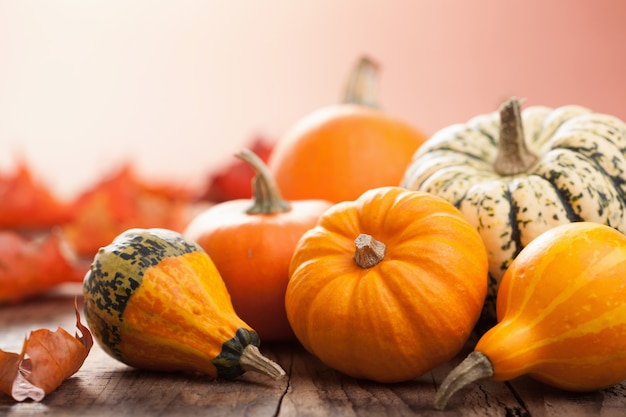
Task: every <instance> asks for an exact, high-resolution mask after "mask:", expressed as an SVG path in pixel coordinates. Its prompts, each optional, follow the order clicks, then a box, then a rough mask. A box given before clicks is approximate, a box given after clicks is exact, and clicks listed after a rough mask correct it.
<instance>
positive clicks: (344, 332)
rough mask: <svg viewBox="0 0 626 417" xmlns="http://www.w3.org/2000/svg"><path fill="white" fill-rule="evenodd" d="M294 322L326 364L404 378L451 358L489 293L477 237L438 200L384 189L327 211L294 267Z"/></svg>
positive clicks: (289, 304) (380, 377)
mask: <svg viewBox="0 0 626 417" xmlns="http://www.w3.org/2000/svg"><path fill="white" fill-rule="evenodd" d="M290 275H291V278H290V280H289V285H288V286H287V293H286V296H285V306H286V309H287V318H288V319H289V322H290V323H291V326H292V328H293V330H294V333H295V334H296V336H297V338H298V339H299V341H300V342H301V343H302V345H303V346H304V347H305V348H306V349H307V350H308V351H309V352H311V353H312V354H313V355H315V356H317V357H318V358H319V359H320V360H321V361H322V362H324V363H325V364H326V365H328V366H330V367H332V368H334V369H336V370H338V371H341V372H343V373H345V374H347V375H350V376H352V377H355V378H366V379H370V380H374V381H378V382H397V381H404V380H409V379H412V378H415V377H417V376H419V375H421V374H423V373H424V372H427V371H429V370H431V369H432V368H434V367H436V366H437V365H439V364H441V363H443V362H446V361H448V360H450V359H451V358H452V357H454V356H455V355H456V354H457V353H458V352H459V351H460V350H461V348H462V347H463V345H464V344H465V342H466V341H467V339H468V337H469V336H470V334H471V331H472V328H473V327H474V325H475V323H476V321H477V319H478V317H479V314H480V311H481V308H482V305H483V301H484V298H485V294H486V290H487V254H486V251H485V248H484V245H483V242H482V240H481V239H480V236H479V235H478V232H477V231H476V229H475V228H474V227H472V226H471V225H470V224H469V223H468V222H467V221H466V220H465V219H464V218H463V216H462V214H461V213H460V212H459V211H458V210H457V209H456V208H454V207H453V206H452V205H451V204H450V203H448V202H446V201H445V200H443V199H441V198H439V197H436V196H434V195H431V194H428V193H422V192H413V191H407V190H405V189H403V188H400V187H381V188H377V189H373V190H370V191H367V192H365V193H364V194H363V195H362V196H361V197H359V199H357V200H356V201H350V202H343V203H338V204H336V205H334V206H333V207H331V208H330V209H328V210H327V211H326V213H324V214H323V215H322V216H321V217H320V220H319V222H318V225H317V226H316V227H315V228H313V229H311V230H309V231H308V232H306V233H305V234H304V235H303V237H302V239H301V240H300V242H299V244H298V246H297V247H296V251H295V253H294V256H293V258H292V261H291V265H290Z"/></svg>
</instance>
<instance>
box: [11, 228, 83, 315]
mask: <svg viewBox="0 0 626 417" xmlns="http://www.w3.org/2000/svg"><path fill="white" fill-rule="evenodd" d="M88 268H89V265H88V264H86V263H84V262H80V261H79V260H78V259H77V258H76V256H75V255H74V253H73V252H72V250H71V248H70V247H69V246H67V244H66V243H65V242H64V241H63V239H62V237H61V234H60V232H59V231H58V230H54V231H53V232H51V233H48V234H45V235H42V236H39V237H36V238H32V239H31V238H27V237H25V236H23V235H20V234H18V233H17V232H14V231H10V230H4V231H0V305H2V304H5V303H15V302H19V301H23V300H25V299H27V298H31V297H33V296H36V295H40V294H43V293H45V292H47V291H49V290H50V289H51V288H53V287H55V286H57V285H59V284H61V283H64V282H81V281H82V280H83V278H84V276H85V273H86V272H87V270H88Z"/></svg>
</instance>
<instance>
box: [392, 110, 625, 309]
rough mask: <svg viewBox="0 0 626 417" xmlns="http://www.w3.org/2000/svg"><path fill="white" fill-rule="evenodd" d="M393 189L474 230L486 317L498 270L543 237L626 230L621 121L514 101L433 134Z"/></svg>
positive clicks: (587, 111)
mask: <svg viewBox="0 0 626 417" xmlns="http://www.w3.org/2000/svg"><path fill="white" fill-rule="evenodd" d="M401 185H402V186H403V187H406V188H408V189H410V190H421V191H427V192H431V193H433V194H436V195H438V196H440V197H443V198H445V199H446V200H448V201H449V202H451V203H452V204H454V205H455V206H456V207H458V208H459V209H460V210H461V212H463V214H464V215H465V217H466V218H467V220H468V221H469V222H470V223H471V224H473V225H474V226H475V227H476V228H477V229H478V231H479V233H480V235H481V237H482V238H483V241H484V242H485V246H486V247H487V253H488V255H489V272H490V288H489V295H488V298H487V301H486V307H485V309H486V312H487V313H488V311H487V310H491V313H492V314H494V312H493V310H494V303H495V295H496V292H497V286H498V283H499V282H500V279H501V278H502V275H503V273H504V271H505V270H506V269H507V267H508V266H509V265H510V264H511V262H512V261H513V259H514V258H515V257H516V256H517V254H519V253H520V251H521V250H522V248H524V247H525V246H526V245H528V243H529V242H530V241H532V240H533V239H534V238H536V237H537V236H539V235H540V234H541V233H543V232H545V231H546V230H549V229H550V228H552V227H555V226H557V225H561V224H564V223H569V222H578V221H584V220H585V221H592V222H597V223H602V224H607V225H609V226H611V227H614V228H616V229H618V230H620V231H622V232H626V211H625V207H624V204H625V203H624V202H625V200H626V124H625V123H624V122H622V121H621V120H619V119H617V118H616V117H613V116H609V115H604V114H597V113H592V112H591V111H590V110H588V109H586V108H583V107H580V106H564V107H559V108H556V109H551V108H548V107H543V106H531V107H527V108H526V109H525V110H524V111H523V112H521V111H520V103H519V101H518V100H517V99H516V98H512V99H511V100H509V101H507V102H506V103H504V104H503V106H502V107H501V109H500V111H499V113H497V112H496V113H491V114H486V115H480V116H477V117H475V118H473V119H471V120H470V121H469V122H467V124H456V125H452V126H449V127H447V128H444V129H442V130H441V131H439V132H437V133H436V134H435V135H433V136H432V137H431V138H430V139H429V140H428V141H427V142H426V143H424V145H423V146H421V147H420V149H419V150H418V151H417V152H416V153H415V155H414V157H413V161H412V162H411V164H410V165H409V168H408V169H407V171H406V173H405V176H404V179H403V180H402V182H401Z"/></svg>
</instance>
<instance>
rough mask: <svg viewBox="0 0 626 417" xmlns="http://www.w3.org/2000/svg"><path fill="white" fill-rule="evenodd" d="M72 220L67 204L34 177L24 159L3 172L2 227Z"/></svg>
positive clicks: (0, 186)
mask: <svg viewBox="0 0 626 417" xmlns="http://www.w3.org/2000/svg"><path fill="white" fill-rule="evenodd" d="M68 220H69V212H68V210H67V205H66V204H65V203H63V202H62V201H61V200H59V199H58V198H57V197H56V196H55V195H53V193H52V192H51V191H50V190H49V189H48V188H47V187H46V186H45V185H44V184H43V183H41V182H38V181H36V180H35V178H33V175H32V173H31V172H30V170H29V168H28V167H27V166H26V163H25V162H23V161H20V162H18V164H17V167H16V170H15V172H14V173H12V174H7V173H0V229H9V228H20V229H40V228H47V227H51V226H54V225H57V224H61V223H64V222H66V221H68Z"/></svg>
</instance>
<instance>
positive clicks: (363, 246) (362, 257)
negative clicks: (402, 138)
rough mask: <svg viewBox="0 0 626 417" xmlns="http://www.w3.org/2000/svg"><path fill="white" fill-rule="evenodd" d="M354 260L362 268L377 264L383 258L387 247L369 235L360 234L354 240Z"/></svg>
mask: <svg viewBox="0 0 626 417" xmlns="http://www.w3.org/2000/svg"><path fill="white" fill-rule="evenodd" d="M354 245H355V246H356V250H355V251H354V261H355V262H356V264H357V265H358V266H360V267H361V268H363V269H367V268H371V267H373V266H375V265H377V264H378V263H379V262H381V261H382V260H383V259H384V258H385V252H386V251H387V247H386V246H385V244H384V243H383V242H380V241H378V240H376V239H374V238H373V237H372V236H370V235H366V234H364V233H362V234H360V235H359V236H358V237H357V238H356V239H355V240H354Z"/></svg>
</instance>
